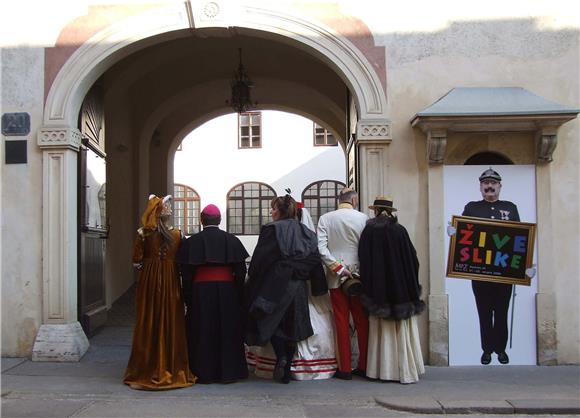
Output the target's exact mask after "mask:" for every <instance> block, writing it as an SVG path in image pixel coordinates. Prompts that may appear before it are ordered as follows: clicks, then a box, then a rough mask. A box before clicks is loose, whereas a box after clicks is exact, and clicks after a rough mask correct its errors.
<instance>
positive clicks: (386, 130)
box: [356, 119, 393, 143]
mask: <svg viewBox="0 0 580 418" xmlns="http://www.w3.org/2000/svg"><path fill="white" fill-rule="evenodd" d="M356 139H357V141H360V142H381V143H385V142H386V143H389V142H391V140H392V139H393V138H392V136H391V122H390V121H388V120H384V119H381V120H379V119H377V120H369V119H367V120H360V121H358V123H357V127H356Z"/></svg>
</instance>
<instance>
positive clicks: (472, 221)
mask: <svg viewBox="0 0 580 418" xmlns="http://www.w3.org/2000/svg"><path fill="white" fill-rule="evenodd" d="M452 224H453V226H454V227H455V229H456V233H455V235H453V236H452V237H451V242H450V247H449V258H448V260H447V276H449V277H459V278H464V279H470V280H484V281H490V282H499V283H511V284H521V285H526V286H529V285H530V278H529V277H528V276H526V268H528V267H531V266H532V258H533V254H534V236H535V230H536V225H535V224H531V223H526V222H513V221H499V220H495V219H484V218H473V217H468V216H453V220H452Z"/></svg>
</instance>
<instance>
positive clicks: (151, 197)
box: [149, 194, 157, 200]
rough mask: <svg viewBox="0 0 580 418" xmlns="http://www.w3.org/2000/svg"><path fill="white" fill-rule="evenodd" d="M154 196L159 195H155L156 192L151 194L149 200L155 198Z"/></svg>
mask: <svg viewBox="0 0 580 418" xmlns="http://www.w3.org/2000/svg"><path fill="white" fill-rule="evenodd" d="M154 197H157V196H155V195H154V194H150V195H149V200H151V199H153V198H154Z"/></svg>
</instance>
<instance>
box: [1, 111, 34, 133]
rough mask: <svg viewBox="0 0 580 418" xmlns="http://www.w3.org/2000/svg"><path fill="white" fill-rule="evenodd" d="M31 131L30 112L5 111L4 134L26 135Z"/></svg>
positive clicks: (3, 117)
mask: <svg viewBox="0 0 580 418" xmlns="http://www.w3.org/2000/svg"><path fill="white" fill-rule="evenodd" d="M29 133H30V115H29V114H28V113H26V112H21V113H4V114H3V115H2V135H5V136H24V135H28V134H29Z"/></svg>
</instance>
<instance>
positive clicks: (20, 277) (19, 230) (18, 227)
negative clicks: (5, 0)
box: [0, 46, 44, 356]
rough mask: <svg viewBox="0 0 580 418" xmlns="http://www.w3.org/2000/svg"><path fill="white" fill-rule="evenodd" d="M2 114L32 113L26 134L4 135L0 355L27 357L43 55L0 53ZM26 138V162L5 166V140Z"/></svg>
mask: <svg viewBox="0 0 580 418" xmlns="http://www.w3.org/2000/svg"><path fill="white" fill-rule="evenodd" d="M1 54H2V55H1V65H2V73H1V74H2V77H1V83H0V92H1V99H2V102H1V106H0V109H1V112H2V114H3V113H9V112H27V113H29V114H30V125H31V126H30V133H29V134H28V135H26V136H4V135H2V144H1V145H2V160H1V162H0V164H1V165H0V167H1V168H0V170H1V171H0V172H1V175H0V181H1V186H0V187H1V199H2V212H1V214H2V235H1V238H0V239H1V240H2V246H1V248H2V253H1V262H0V263H1V277H2V278H1V280H2V355H3V356H27V355H29V354H30V352H31V351H32V344H33V343H34V338H35V337H36V333H37V331H38V328H39V327H40V325H41V323H42V251H41V250H42V152H41V150H40V149H39V148H38V146H37V145H36V130H37V129H38V127H39V125H40V124H41V122H42V101H43V83H42V74H43V72H44V52H43V50H42V48H36V47H30V46H22V47H19V48H16V47H15V48H4V49H2V50H1ZM8 140H26V141H27V147H28V163H27V164H5V163H4V142H5V141H8Z"/></svg>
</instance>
